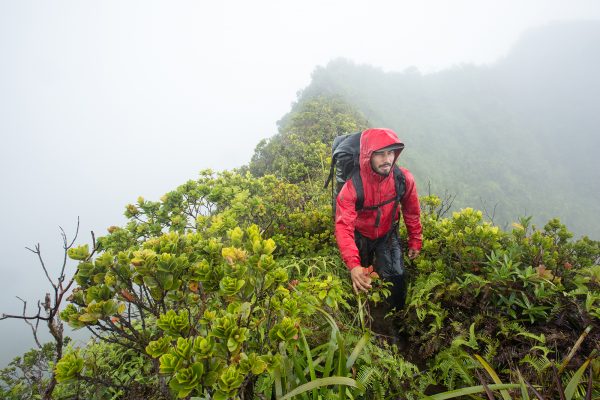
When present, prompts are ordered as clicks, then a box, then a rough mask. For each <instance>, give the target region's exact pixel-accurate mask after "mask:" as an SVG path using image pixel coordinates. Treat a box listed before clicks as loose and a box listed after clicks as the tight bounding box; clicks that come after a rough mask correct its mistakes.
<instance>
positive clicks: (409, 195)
mask: <svg viewBox="0 0 600 400" xmlns="http://www.w3.org/2000/svg"><path fill="white" fill-rule="evenodd" d="M403 147H404V145H403V143H402V142H401V141H400V140H399V139H398V136H397V135H396V133H394V132H393V131H392V130H390V129H379V128H377V129H368V130H366V131H364V132H363V133H362V135H361V138H360V157H359V165H360V177H361V180H362V185H363V190H364V206H363V208H362V209H361V210H358V211H357V210H356V204H355V203H356V199H357V195H356V190H355V188H354V183H353V181H352V180H351V179H349V180H348V181H347V182H346V183H345V184H344V186H343V187H342V190H341V191H340V193H339V195H338V196H337V200H336V216H335V236H336V240H337V243H338V247H339V249H340V253H341V255H342V259H343V260H344V263H345V264H346V266H347V267H348V269H349V270H350V276H351V278H352V286H353V287H354V290H355V291H356V292H357V293H358V292H359V291H365V292H366V291H368V290H369V289H370V288H371V277H370V274H369V272H370V271H369V270H368V269H367V267H369V266H371V265H372V266H373V267H374V270H375V271H376V272H377V274H378V275H379V276H380V277H381V278H382V279H384V280H385V281H389V282H392V283H393V286H392V289H391V295H390V297H389V298H388V303H389V305H390V306H392V307H398V308H401V307H403V306H404V299H405V296H406V283H405V278H404V265H403V260H402V250H401V248H400V242H399V240H398V220H399V216H400V212H401V213H402V216H403V219H404V223H405V224H406V228H407V231H408V256H409V258H411V259H414V258H415V257H417V256H418V255H419V252H420V250H421V245H422V228H421V220H420V214H421V211H420V207H419V199H418V196H417V190H416V187H415V180H414V178H413V176H412V174H411V173H410V172H409V171H408V170H406V169H404V168H400V169H401V171H402V173H403V175H404V179H405V192H404V195H403V196H402V198H401V200H400V203H399V204H398V202H396V201H390V200H391V199H393V198H394V197H395V196H396V181H395V176H394V165H395V163H396V161H397V160H398V156H399V155H400V152H401V151H402V148H403ZM373 206H378V207H376V208H375V209H373ZM369 207H371V208H369Z"/></svg>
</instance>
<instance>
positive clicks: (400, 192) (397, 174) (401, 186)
mask: <svg viewBox="0 0 600 400" xmlns="http://www.w3.org/2000/svg"><path fill="white" fill-rule="evenodd" d="M394 179H395V181H396V182H395V184H396V201H398V202H400V201H402V198H403V197H404V194H405V192H406V178H405V177H404V174H403V173H402V170H401V169H400V167H398V166H397V165H394Z"/></svg>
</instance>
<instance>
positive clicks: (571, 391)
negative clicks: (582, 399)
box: [565, 358, 591, 400]
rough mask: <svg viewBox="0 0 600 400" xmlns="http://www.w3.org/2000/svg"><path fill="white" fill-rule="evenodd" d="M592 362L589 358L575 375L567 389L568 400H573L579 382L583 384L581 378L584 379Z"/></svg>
mask: <svg viewBox="0 0 600 400" xmlns="http://www.w3.org/2000/svg"><path fill="white" fill-rule="evenodd" d="M590 361H591V360H590V359H589V358H588V359H587V360H586V361H585V362H584V363H583V365H582V366H581V367H579V369H578V370H577V372H575V375H573V377H572V378H571V380H570V381H569V383H568V384H567V387H566V388H565V398H566V400H571V399H572V398H573V395H574V394H575V391H576V390H577V385H579V382H581V378H582V377H583V374H584V372H585V370H586V368H587V366H588V365H589V363H590Z"/></svg>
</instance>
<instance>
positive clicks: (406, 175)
mask: <svg viewBox="0 0 600 400" xmlns="http://www.w3.org/2000/svg"><path fill="white" fill-rule="evenodd" d="M398 168H400V171H402V175H404V181H405V182H406V183H408V182H411V183H412V182H414V181H415V177H414V176H413V174H412V172H410V171H409V170H408V169H406V168H404V167H398Z"/></svg>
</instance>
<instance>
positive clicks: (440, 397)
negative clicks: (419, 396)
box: [423, 383, 519, 400]
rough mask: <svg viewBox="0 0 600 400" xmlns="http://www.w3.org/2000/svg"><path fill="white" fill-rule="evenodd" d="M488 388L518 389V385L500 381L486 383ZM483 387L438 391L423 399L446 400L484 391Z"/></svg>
mask: <svg viewBox="0 0 600 400" xmlns="http://www.w3.org/2000/svg"><path fill="white" fill-rule="evenodd" d="M488 388H489V389H490V390H507V389H518V388H519V385H518V384H516V383H502V384H497V383H495V384H493V385H488ZM484 392H485V389H484V388H483V386H482V385H479V386H470V387H466V388H462V389H456V390H451V391H449V392H444V393H438V394H434V395H432V396H428V397H424V398H423V400H446V399H454V398H456V397H460V396H467V395H470V394H476V393H484Z"/></svg>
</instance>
